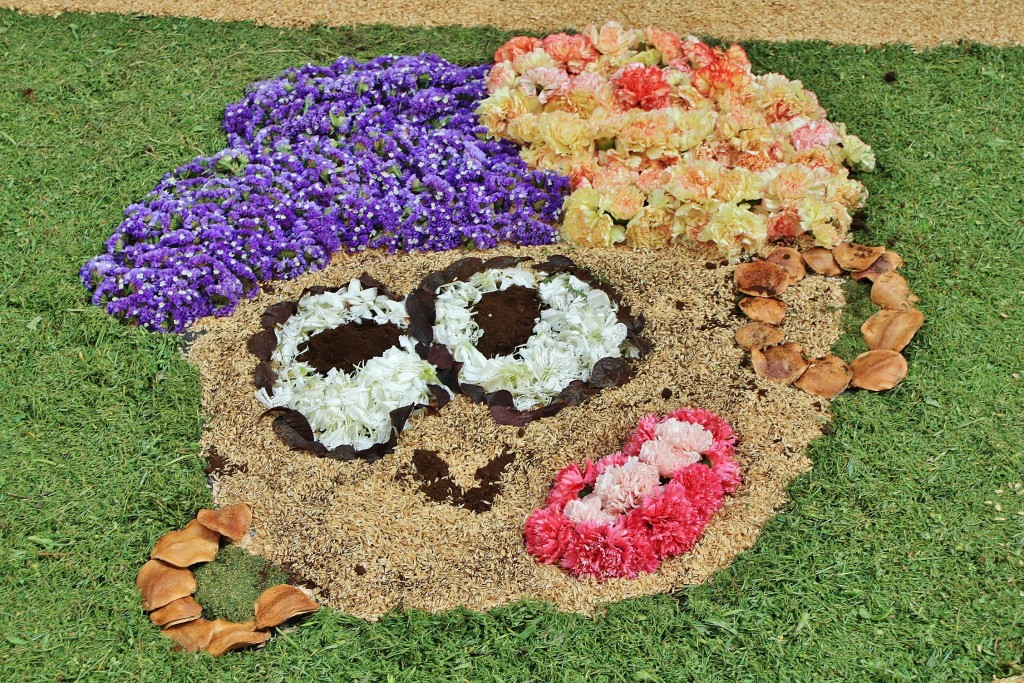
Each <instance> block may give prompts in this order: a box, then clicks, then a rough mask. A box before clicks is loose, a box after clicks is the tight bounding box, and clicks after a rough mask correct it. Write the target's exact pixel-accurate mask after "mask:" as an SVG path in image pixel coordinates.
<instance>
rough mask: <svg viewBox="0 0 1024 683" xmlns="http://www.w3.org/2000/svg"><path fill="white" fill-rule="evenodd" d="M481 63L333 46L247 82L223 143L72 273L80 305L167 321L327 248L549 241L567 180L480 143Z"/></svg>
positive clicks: (313, 260)
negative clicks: (81, 286)
mask: <svg viewBox="0 0 1024 683" xmlns="http://www.w3.org/2000/svg"><path fill="white" fill-rule="evenodd" d="M486 70H487V69H486V67H485V66H480V67H468V68H467V67H460V66H457V65H454V64H451V63H449V62H446V61H445V60H443V59H441V58H440V57H437V56H436V55H428V54H424V55H420V56H418V57H395V56H386V57H380V58H377V59H374V60H372V61H370V62H367V63H366V64H357V63H356V62H355V61H353V60H351V59H348V58H345V57H343V58H341V59H339V60H338V61H337V62H335V63H334V64H332V65H331V66H313V65H308V66H305V67H302V68H296V69H289V70H287V71H285V72H284V73H283V74H281V75H280V76H279V77H277V78H275V79H272V80H269V81H263V82H259V83H255V84H253V85H252V86H250V88H249V90H248V92H247V94H246V96H245V97H244V98H243V99H242V100H241V101H239V102H237V103H235V104H231V105H228V107H227V109H226V111H225V115H224V124H223V125H224V130H225V131H226V132H227V135H228V144H229V145H230V146H229V147H228V148H227V149H224V150H222V151H220V152H218V153H216V154H214V155H212V156H209V157H199V158H197V159H195V160H193V161H192V162H191V163H189V164H186V165H184V166H182V167H180V168H178V169H177V170H175V171H173V172H172V173H169V174H168V175H166V176H165V177H164V178H163V179H162V180H161V181H160V184H159V185H157V187H156V189H154V190H153V191H152V192H151V193H150V194H149V196H148V197H146V199H145V200H143V201H141V202H139V203H136V204H132V205H131V206H129V207H128V208H127V209H126V210H125V220H124V221H123V222H122V223H121V225H120V226H118V228H117V230H115V232H114V234H113V235H112V236H111V238H110V239H109V240H108V241H107V245H106V246H107V253H105V254H102V255H100V256H97V257H96V258H94V259H92V260H91V261H89V262H88V263H87V264H86V265H85V266H84V267H83V268H82V271H81V275H82V279H83V281H84V282H85V284H86V287H87V288H88V290H89V291H90V293H91V294H92V301H93V303H95V304H98V305H105V306H106V308H107V311H108V312H109V313H111V314H113V315H116V316H118V317H121V318H124V319H126V320H128V321H130V322H133V323H136V324H139V325H142V326H144V327H146V328H148V329H151V330H158V331H174V332H178V331H182V330H184V329H185V328H186V327H187V326H188V325H189V324H190V323H192V322H193V321H195V320H196V319H198V318H200V317H203V316H205V315H210V314H214V315H227V314H229V313H231V312H232V311H233V310H234V308H235V306H236V304H237V303H238V301H239V299H241V298H242V297H246V296H253V295H255V293H256V292H257V291H258V284H259V283H260V282H261V281H266V280H271V279H288V278H293V277H296V276H298V275H300V274H302V273H304V272H307V271H309V270H316V269H318V268H322V267H323V266H324V265H326V264H327V262H328V261H329V259H330V256H331V254H332V253H334V252H335V251H337V250H338V249H346V250H348V251H359V250H363V249H367V248H377V247H381V248H385V249H387V250H388V251H392V252H394V251H398V250H431V251H438V250H445V249H453V248H456V247H459V246H463V245H466V244H471V245H474V246H476V247H478V248H486V247H491V246H494V245H495V244H497V243H498V242H502V241H511V242H515V243H518V244H528V245H531V244H548V243H550V242H553V241H554V240H555V239H556V237H557V230H556V229H555V228H554V227H552V225H553V224H556V223H557V221H558V219H559V218H560V214H561V206H562V200H563V198H564V196H565V194H566V193H567V191H568V181H567V179H565V178H563V177H561V176H559V175H557V174H554V173H549V172H540V171H530V170H529V169H528V168H527V167H526V164H525V163H524V162H523V161H521V160H520V159H519V156H518V148H517V147H516V146H515V145H514V144H513V143H509V142H507V141H498V140H491V139H488V138H487V136H486V129H485V128H483V127H482V126H480V125H479V124H478V122H477V118H476V116H475V115H474V113H473V110H474V109H475V108H476V106H477V104H478V102H479V101H480V100H482V99H483V97H484V96H485V94H486V93H485V87H484V81H483V78H484V76H485V73H486Z"/></svg>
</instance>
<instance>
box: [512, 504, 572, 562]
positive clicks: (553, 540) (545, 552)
mask: <svg viewBox="0 0 1024 683" xmlns="http://www.w3.org/2000/svg"><path fill="white" fill-rule="evenodd" d="M571 531H572V522H570V521H569V520H568V519H566V518H565V515H563V514H562V513H561V512H560V511H558V510H556V509H555V508H554V507H551V506H549V507H544V508H540V509H539V510H534V511H533V513H532V514H531V515H530V516H529V517H528V518H527V519H526V526H525V528H524V530H523V535H524V536H525V537H526V552H528V553H530V554H531V555H533V556H534V557H536V558H537V559H538V560H540V561H541V562H543V563H544V564H554V563H555V562H557V561H558V559H559V558H560V557H561V556H562V553H564V552H565V549H566V547H567V546H568V544H569V535H570V533H571Z"/></svg>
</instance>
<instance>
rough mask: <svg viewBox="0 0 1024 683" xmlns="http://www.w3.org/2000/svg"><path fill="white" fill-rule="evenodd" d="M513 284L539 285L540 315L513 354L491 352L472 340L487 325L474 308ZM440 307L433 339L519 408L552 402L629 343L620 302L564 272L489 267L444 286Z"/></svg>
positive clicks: (472, 376) (470, 375) (464, 373)
mask: <svg viewBox="0 0 1024 683" xmlns="http://www.w3.org/2000/svg"><path fill="white" fill-rule="evenodd" d="M514 285H518V286H521V287H529V288H531V289H536V290H538V294H539V296H540V300H541V306H542V308H541V317H540V320H539V321H537V324H536V325H535V326H534V328H533V335H532V336H531V337H530V338H529V340H528V341H527V342H526V344H524V345H523V346H522V347H520V348H519V349H517V350H516V351H515V352H514V353H512V354H510V355H507V356H498V357H495V358H487V357H485V356H484V355H483V354H482V353H480V351H479V350H477V348H476V346H475V344H476V343H477V341H479V340H480V338H481V337H482V336H483V329H481V328H480V326H479V325H477V323H476V322H475V321H474V320H473V307H474V306H475V305H476V304H477V303H478V302H479V301H480V299H481V297H482V296H483V295H484V294H487V293H489V292H495V291H504V290H506V289H508V288H509V287H512V286H514ZM435 311H436V317H435V322H434V340H435V341H437V342H438V343H439V344H443V345H444V346H446V347H448V349H449V350H450V351H451V353H452V356H453V357H454V358H455V360H457V361H459V362H460V363H463V366H462V369H461V370H460V372H459V380H460V381H461V382H463V383H465V384H476V385H478V386H480V387H482V388H483V389H484V391H486V392H493V391H500V390H503V389H504V390H507V391H508V392H510V393H511V394H512V398H513V401H514V404H515V407H516V409H518V410H529V409H530V408H535V407H537V406H541V405H546V404H548V403H550V402H551V400H552V399H553V398H554V397H555V396H557V395H558V394H559V393H560V392H561V391H562V390H563V389H564V388H565V387H567V386H568V385H569V384H570V383H571V382H573V381H575V380H582V381H586V380H589V379H590V372H591V370H592V369H593V367H594V365H595V364H596V363H597V361H599V360H601V359H602V358H609V357H611V358H619V357H622V356H623V354H624V353H629V352H630V350H631V349H630V348H629V345H628V344H626V332H627V330H626V326H625V325H624V324H622V323H620V322H619V321H618V319H617V317H616V314H617V312H618V307H617V306H616V305H615V303H614V302H612V300H611V299H610V298H609V297H608V295H607V294H605V293H604V292H602V291H601V290H598V289H594V288H593V287H591V286H590V285H588V284H586V283H585V282H583V281H582V280H580V279H579V278H577V277H575V276H573V275H569V274H566V273H560V274H558V275H554V276H552V277H549V278H547V279H545V280H543V281H540V282H538V281H537V276H536V275H534V273H533V272H532V271H530V270H527V269H525V268H519V267H516V268H500V269H491V270H487V271H484V272H482V273H478V274H476V275H473V276H472V277H471V278H470V279H469V281H468V282H462V281H456V282H452V283H449V284H446V285H443V286H441V287H440V288H439V290H438V296H437V299H436V301H435Z"/></svg>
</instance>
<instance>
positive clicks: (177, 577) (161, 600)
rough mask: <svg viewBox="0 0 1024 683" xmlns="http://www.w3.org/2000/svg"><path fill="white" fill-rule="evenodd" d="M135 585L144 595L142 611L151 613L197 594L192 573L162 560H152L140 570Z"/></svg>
mask: <svg viewBox="0 0 1024 683" xmlns="http://www.w3.org/2000/svg"><path fill="white" fill-rule="evenodd" d="M135 585H136V586H137V587H138V589H139V592H140V593H142V609H144V610H146V611H147V612H149V611H150V610H155V609H158V608H160V607H163V606H164V605H168V604H170V603H172V602H174V601H175V600H177V599H179V598H184V597H185V596H187V595H192V594H193V593H195V592H196V579H195V577H194V576H192V572H190V571H189V570H187V569H181V568H180V567H173V566H171V565H169V564H167V563H166V562H164V561H162V560H150V561H149V562H147V563H146V564H144V565H142V568H141V569H139V573H138V576H136V577H135Z"/></svg>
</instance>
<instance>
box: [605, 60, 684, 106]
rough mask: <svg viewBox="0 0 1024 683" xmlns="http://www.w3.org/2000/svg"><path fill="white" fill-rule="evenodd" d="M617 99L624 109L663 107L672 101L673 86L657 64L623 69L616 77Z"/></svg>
mask: <svg viewBox="0 0 1024 683" xmlns="http://www.w3.org/2000/svg"><path fill="white" fill-rule="evenodd" d="M614 83H615V99H616V101H617V102H618V103H619V106H621V107H622V108H623V109H632V108H634V107H640V108H641V109H646V110H648V111H649V110H651V109H661V108H663V107H667V106H669V105H670V104H671V103H672V88H671V86H669V84H668V81H666V80H665V75H664V73H662V70H661V69H660V68H658V67H656V66H638V67H633V68H627V69H623V71H622V73H621V74H620V75H619V76H618V78H616V79H615V81H614Z"/></svg>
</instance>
